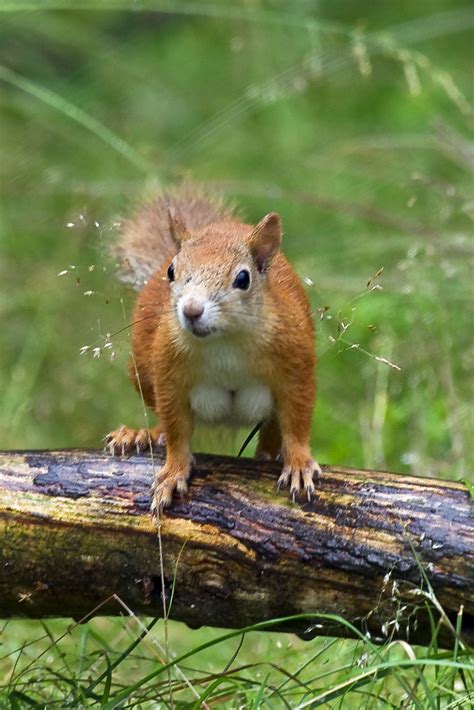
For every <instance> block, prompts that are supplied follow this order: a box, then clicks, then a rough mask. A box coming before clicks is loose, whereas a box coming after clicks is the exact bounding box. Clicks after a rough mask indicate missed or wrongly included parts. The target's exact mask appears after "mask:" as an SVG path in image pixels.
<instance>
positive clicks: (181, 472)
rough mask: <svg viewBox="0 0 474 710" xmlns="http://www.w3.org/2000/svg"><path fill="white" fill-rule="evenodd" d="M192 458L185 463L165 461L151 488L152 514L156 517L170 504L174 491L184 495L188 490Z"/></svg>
mask: <svg viewBox="0 0 474 710" xmlns="http://www.w3.org/2000/svg"><path fill="white" fill-rule="evenodd" d="M192 461H193V459H192V458H191V459H190V460H189V462H188V463H187V464H184V465H180V466H179V465H178V466H177V465H172V464H171V465H170V464H168V463H165V464H164V466H162V467H161V469H160V471H159V472H158V473H157V474H156V476H155V480H154V481H153V485H152V489H151V496H152V498H151V514H152V516H153V517H156V516H158V515H159V513H161V511H162V510H163V508H166V507H167V506H169V505H170V503H171V500H172V498H173V493H174V491H178V493H179V494H180V495H181V496H183V495H184V494H185V493H186V492H187V490H188V480H189V475H190V473H191V463H192Z"/></svg>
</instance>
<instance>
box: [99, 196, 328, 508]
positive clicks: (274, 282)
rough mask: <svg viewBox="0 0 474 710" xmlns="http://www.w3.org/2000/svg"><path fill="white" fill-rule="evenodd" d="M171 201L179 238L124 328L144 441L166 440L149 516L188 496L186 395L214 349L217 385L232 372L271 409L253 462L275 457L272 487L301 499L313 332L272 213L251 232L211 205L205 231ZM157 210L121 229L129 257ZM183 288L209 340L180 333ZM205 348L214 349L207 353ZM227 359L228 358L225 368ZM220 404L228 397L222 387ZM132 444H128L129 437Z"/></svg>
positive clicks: (308, 467)
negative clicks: (150, 417) (240, 283)
mask: <svg viewBox="0 0 474 710" xmlns="http://www.w3.org/2000/svg"><path fill="white" fill-rule="evenodd" d="M200 200H201V202H200V203H199V204H200V210H201V212H202V205H203V204H206V203H205V202H203V198H202V196H201V197H200ZM172 203H173V204H172V207H173V211H172V213H171V217H170V218H169V219H170V221H169V222H168V224H169V225H170V226H169V227H168V230H171V231H172V230H173V220H175V224H176V225H178V226H179V228H180V230H181V232H182V234H183V235H185V238H184V236H183V242H182V243H181V244H180V243H179V237H178V238H176V235H173V234H170V233H169V232H167V233H166V234H165V237H166V239H165V238H163V239H162V248H159V249H157V261H158V263H155V267H156V270H155V271H154V273H153V275H152V276H151V278H150V279H149V280H148V283H147V284H146V285H145V287H144V288H143V290H142V291H141V292H140V294H139V295H138V298H137V302H136V305H135V310H134V315H133V322H134V325H133V328H132V350H133V358H132V361H131V363H130V376H131V379H132V381H133V382H134V384H135V386H136V387H137V389H140V390H141V392H142V393H143V396H144V399H145V402H146V403H147V404H148V405H149V406H150V407H152V408H153V409H154V410H155V411H156V413H157V414H158V416H159V418H160V428H159V430H155V435H154V436H152V443H156V441H157V438H158V434H159V433H161V432H164V434H165V435H166V445H167V456H166V463H165V465H164V466H163V468H162V469H161V471H160V473H159V475H158V477H157V480H156V481H155V486H154V508H155V509H156V508H161V507H163V506H165V505H168V504H169V503H170V501H171V498H172V494H173V491H174V490H177V491H178V492H180V493H184V492H185V491H186V489H187V481H188V478H189V473H190V469H191V461H192V455H191V435H192V430H193V421H194V419H195V412H194V411H193V409H192V406H191V393H192V392H193V391H194V390H193V388H194V387H196V386H197V385H198V384H199V383H200V382H201V381H202V380H203V377H204V381H205V382H207V381H208V379H209V378H210V380H209V381H211V380H212V377H213V374H212V372H211V373H209V377H208V375H207V370H206V368H207V367H211V365H209V364H208V362H207V358H211V357H214V358H217V359H216V363H217V365H214V367H218V366H219V367H220V350H219V349H222V353H223V359H222V363H223V364H222V368H223V372H224V374H223V377H227V376H228V373H227V371H226V370H225V368H227V367H228V368H230V369H229V372H231V373H232V372H233V370H232V367H234V369H236V371H238V377H241V374H240V373H241V371H242V372H244V373H245V377H246V378H248V380H249V382H251V383H253V382H255V383H258V386H259V387H261V388H264V390H263V391H264V392H266V391H267V390H268V391H269V392H270V393H271V397H272V402H273V409H272V412H271V414H270V415H269V416H268V417H267V418H266V420H265V421H264V423H263V426H262V428H261V432H260V438H259V444H258V447H257V455H259V456H263V457H271V458H275V457H276V456H277V455H278V454H279V453H281V457H282V459H283V471H282V475H281V477H280V479H279V485H281V484H284V485H287V484H289V485H290V489H291V492H292V493H293V496H295V495H296V494H297V493H298V492H299V491H300V488H301V484H302V486H303V488H304V490H305V492H306V493H307V495H308V496H310V495H311V492H312V491H313V490H314V485H313V480H312V478H313V473H314V472H318V471H319V470H320V469H319V466H318V464H317V463H316V462H315V461H313V459H312V457H311V452H310V448H309V436H310V427H311V417H312V411H313V404H314V398H315V378H314V371H315V353H314V326H313V321H312V316H311V310H310V306H309V303H308V300H307V297H306V294H305V292H304V290H303V287H302V285H301V283H300V281H299V279H298V277H297V276H296V274H295V272H294V271H293V269H292V268H291V266H290V264H289V263H288V261H287V260H286V259H285V257H284V256H283V254H282V253H281V252H280V251H279V243H280V235H281V232H280V220H279V217H278V215H276V214H274V213H273V214H270V215H267V217H265V218H264V219H263V220H262V221H261V222H260V223H259V225H257V227H255V228H254V227H252V226H251V225H248V224H245V223H243V222H240V221H238V220H237V219H235V218H233V217H232V216H231V215H230V214H229V213H228V212H225V211H224V210H223V208H222V206H219V208H216V204H218V203H216V201H215V200H214V201H212V200H211V201H210V202H209V204H210V205H211V207H210V208H209V213H210V214H211V213H212V210H215V209H217V211H218V217H219V218H218V219H216V220H215V221H211V222H210V223H207V224H202V220H201V221H200V222H199V220H198V223H199V226H198V228H196V227H194V226H193V225H194V224H195V222H193V220H192V219H191V218H190V215H189V199H188V198H186V203H185V206H183V205H181V204H180V202H179V200H178V199H177V198H176V197H175V198H173V201H172ZM165 204H166V198H161V199H160V200H159V201H158V203H157V205H158V209H159V210H160V214H159V215H158V216H157V215H156V214H155V213H154V212H153V211H151V212H147V213H146V214H148V217H147V216H146V215H145V218H144V216H143V212H140V213H139V216H138V217H137V218H135V221H133V220H132V222H131V223H129V224H132V227H130V226H129V227H128V230H129V233H130V230H131V232H132V233H133V235H134V249H135V255H137V253H138V255H139V254H140V244H141V242H140V234H139V231H138V230H139V229H142V231H143V235H144V236H143V239H145V238H146V235H147V234H148V235H149V233H150V228H151V227H150V225H151V223H152V222H153V220H154V222H155V224H156V223H159V225H160V229H161V230H163V229H164V227H163V225H164V220H165V217H164V215H163V214H162V211H163V209H164V206H165ZM148 209H149V208H148ZM176 213H178V214H179V222H178V221H176V220H177V219H178V217H176ZM213 214H214V213H213ZM183 215H184V217H183ZM186 215H187V217H186ZM143 220H145V221H143ZM204 221H205V220H204ZM184 225H185V226H186V230H184ZM178 231H179V230H178ZM154 238H155V239H156V234H155V236H154ZM127 240H128V241H127ZM127 244H129V237H128V236H127V235H126V236H125V239H124V242H123V243H122V245H121V246H120V247H119V249H121V250H122V253H125V251H126V249H127V248H128V247H127ZM143 251H144V252H146V253H147V258H148V255H149V253H150V249H149V245H148V246H146V247H145V246H143ZM172 259H173V261H174V262H175V263H176V269H175V270H176V273H177V276H176V283H175V284H174V285H173V286H171V285H170V283H169V280H168V277H167V269H168V266H169V264H170V261H171V260H172ZM138 260H139V261H140V259H139V257H138ZM242 264H243V265H244V267H245V268H246V269H247V271H248V273H249V274H250V276H251V285H250V287H249V289H248V290H247V291H242V290H240V291H239V290H238V289H236V288H235V286H234V285H233V284H232V279H233V278H234V274H235V271H237V272H238V270H239V268H243V267H242ZM239 265H240V266H239ZM188 282H190V283H188ZM173 289H175V290H174V291H173ZM186 289H188V290H189V289H194V291H192V293H193V294H195V293H197V294H198V295H199V297H201V298H202V299H203V303H205V305H206V308H207V307H208V306H209V312H210V313H211V316H212V317H211V316H209V318H211V320H210V322H211V324H213V323H214V322H215V323H216V324H217V325H216V328H217V331H218V332H217V335H211V336H209V337H203V338H202V337H199V338H198V337H195V336H194V335H193V334H190V333H189V332H188V330H187V329H186V328H183V323H182V317H181V321H180V318H179V317H178V311H179V308H180V300H179V299H181V300H182V299H183V298H186V293H187V291H186ZM206 289H207V290H206ZM202 293H205V295H202ZM173 294H174V295H173ZM182 294H185V295H182ZM206 299H207V300H206ZM216 313H217V315H216ZM212 318H214V321H213V320H212ZM190 327H191V326H190ZM209 342H211V345H212V343H214V345H212V349H211V350H209V347H211V346H208V345H207V343H209ZM235 353H237V354H238V359H239V358H240V359H239V361H238V362H237V363H236V364H235V363H234V361H233V360H232V358H234V355H235ZM235 357H237V356H235ZM226 358H227V359H228V358H231V360H230V364H227V360H226ZM240 360H242V362H240ZM229 376H230V375H229ZM236 376H237V375H236ZM216 377H217V375H216ZM213 382H214V380H212V382H211V384H212V383H213ZM218 384H219V386H220V381H219V382H218ZM244 385H245V383H244V384H243V385H242V386H244ZM239 386H240V381H239ZM232 388H233V386H232ZM232 388H228V389H232ZM219 392H220V390H219ZM258 392H260V390H258ZM234 394H235V393H234V392H233V391H231V392H230V393H228V396H229V397H230V398H232V397H234ZM223 396H224V397H225V396H227V395H226V392H225V388H224V395H223ZM229 401H230V400H229ZM233 401H234V400H232V402H233ZM211 404H212V403H211ZM232 406H233V405H232ZM118 431H119V432H120V431H122V435H121V437H117V433H116V432H113V433H112V434H111V435H109V437H108V444H109V446H110V448H111V449H112V450H113V451H116V452H117V453H121V452H122V450H123V441H124V436H123V429H121V430H118ZM157 431H158V434H157V433H156V432H157ZM132 438H133V437H132ZM129 439H130V437H129ZM127 441H128V439H127ZM133 442H134V444H133V445H134V446H136V445H137V440H136V437H135V438H133ZM125 448H126V447H125ZM130 448H131V447H130ZM143 448H145V447H143Z"/></svg>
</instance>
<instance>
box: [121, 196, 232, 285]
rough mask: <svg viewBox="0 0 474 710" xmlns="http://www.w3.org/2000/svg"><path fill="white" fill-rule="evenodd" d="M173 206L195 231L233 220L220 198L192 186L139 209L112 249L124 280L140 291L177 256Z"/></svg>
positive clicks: (158, 197) (128, 221)
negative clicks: (171, 223)
mask: <svg viewBox="0 0 474 710" xmlns="http://www.w3.org/2000/svg"><path fill="white" fill-rule="evenodd" d="M170 207H171V208H173V209H174V210H175V211H176V212H177V214H178V215H179V216H180V217H181V219H182V220H183V222H184V223H185V224H186V226H187V227H188V228H189V229H190V230H191V231H193V230H197V229H202V228H203V227H205V226H206V225H208V224H211V223H212V222H218V221H221V220H224V219H230V218H231V217H232V210H231V209H229V208H228V207H226V206H225V205H224V202H223V200H222V199H221V198H220V197H219V196H218V195H216V194H212V193H211V194H209V193H206V192H204V191H203V190H201V189H199V188H197V187H196V186H189V185H185V186H182V187H179V188H175V189H173V190H170V191H169V192H163V193H161V194H159V195H158V196H157V197H156V198H154V199H153V200H151V201H150V202H147V203H145V204H144V205H142V206H141V207H139V209H138V210H137V211H136V212H135V214H134V215H133V217H132V218H131V219H129V220H127V221H126V222H125V223H124V225H123V227H122V233H121V236H120V239H119V240H118V242H117V243H115V244H114V245H113V246H112V256H113V257H114V258H115V260H116V261H117V262H118V275H119V278H120V280H121V281H124V282H125V283H128V284H130V285H131V286H133V288H135V289H137V290H140V289H141V288H143V286H144V285H145V284H146V283H147V282H148V280H149V279H150V277H151V276H152V275H153V274H154V273H155V271H157V270H158V269H159V268H160V267H161V266H162V265H163V264H164V263H165V262H167V261H171V259H172V258H173V256H174V255H175V254H176V251H177V249H176V244H175V242H174V240H173V238H172V236H171V232H170V227H169V217H168V210H169V208H170Z"/></svg>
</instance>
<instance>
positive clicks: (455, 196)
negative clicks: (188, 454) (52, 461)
mask: <svg viewBox="0 0 474 710" xmlns="http://www.w3.org/2000/svg"><path fill="white" fill-rule="evenodd" d="M8 4H9V3H7V5H8ZM47 4H48V3H46V5H47ZM10 5H16V6H17V7H18V8H21V6H22V3H19V2H18V3H10ZM34 5H35V3H31V2H30V3H28V4H27V7H29V8H31V6H34ZM52 5H53V6H55V7H64V8H67V7H68V6H69V7H73V5H74V4H73V3H67V2H63V3H52ZM75 5H76V7H80V5H81V3H79V4H77V3H75ZM108 6H110V7H113V8H117V7H122V8H123V10H117V9H115V10H114V11H112V10H110V11H100V9H102V8H106V7H108ZM147 7H148V8H155V9H157V8H160V7H161V8H165V9H171V7H173V8H174V9H175V12H174V13H172V12H168V13H164V12H159V11H152V10H151V9H149V10H146V8H147ZM131 10H135V11H131ZM1 20H2V22H1V25H0V43H1V44H0V46H1V63H2V66H3V68H2V69H1V70H0V79H1V80H2V81H1V111H2V119H1V120H2V135H1V141H2V144H1V155H2V160H1V171H2V214H1V216H2V220H1V264H0V279H1V296H0V309H1V311H0V312H1V314H2V323H3V327H2V330H1V334H0V339H1V344H0V358H1V370H0V377H1V391H2V407H1V411H0V446H2V447H3V448H13V447H18V448H28V447H63V446H78V447H85V446H100V443H101V438H102V436H103V434H104V433H105V432H107V431H108V430H110V429H112V428H115V426H117V425H118V424H119V423H121V422H126V423H128V424H130V425H134V424H136V425H140V424H141V423H142V421H143V411H142V406H141V403H140V402H139V400H138V398H137V396H136V395H135V392H134V391H133V390H132V388H131V386H130V385H129V383H128V381H127V374H126V359H127V353H128V349H129V341H128V331H127V330H125V331H123V332H122V333H120V334H118V335H117V336H114V337H113V343H114V352H115V353H116V359H115V361H114V362H113V363H111V362H110V361H109V358H107V357H104V356H102V357H101V358H100V359H93V358H91V356H90V355H87V356H82V357H81V356H80V355H79V351H80V348H81V346H83V345H90V344H92V345H94V346H100V345H102V344H103V341H104V336H105V334H106V333H115V332H116V331H117V330H119V329H121V328H123V327H124V326H126V325H127V323H128V322H129V318H130V303H131V294H129V293H128V292H127V290H126V288H124V287H122V286H120V285H118V284H117V283H116V280H115V278H114V274H113V268H112V265H111V264H110V263H109V262H108V260H107V258H106V242H107V241H108V240H110V239H113V238H114V232H115V231H116V229H117V227H114V226H113V225H114V223H117V222H119V221H120V218H121V217H123V216H126V215H129V214H130V211H131V208H132V206H133V204H134V203H135V202H136V201H137V200H139V199H142V198H143V197H144V196H145V195H150V194H152V193H153V190H155V189H156V188H157V187H158V186H159V185H161V186H167V185H170V184H174V183H176V182H179V181H180V180H181V179H182V178H183V177H191V178H192V179H194V180H196V181H199V182H201V183H205V184H211V185H216V186H217V188H218V189H219V190H220V191H221V192H223V193H224V194H225V195H227V196H228V197H229V198H230V199H231V200H233V201H235V202H236V203H237V204H238V205H239V207H240V208H241V211H242V214H243V215H244V216H245V217H246V218H247V219H248V220H257V219H259V217H261V216H262V215H263V214H265V213H266V212H268V211H269V210H278V211H280V212H281V215H282V218H283V221H284V227H285V238H284V249H285V251H286V253H287V254H288V256H289V257H290V259H291V260H292V262H293V263H294V265H295V266H296V268H297V270H298V273H299V274H300V275H301V277H302V278H305V280H306V283H307V289H308V292H309V295H310V297H311V300H312V303H313V305H314V312H315V317H316V319H317V321H318V352H319V358H320V364H319V369H318V379H319V397H318V403H317V408H316V412H315V417H314V427H313V448H314V452H315V455H316V456H317V457H318V458H319V460H320V461H323V462H327V463H332V464H347V465H354V466H366V467H383V468H388V469H391V470H394V471H408V470H410V469H412V470H413V471H416V472H418V473H421V474H434V475H437V474H438V473H439V474H440V475H443V476H445V477H452V476H454V477H459V476H463V475H466V474H467V471H468V467H469V463H472V449H471V448H470V447H469V442H468V432H467V429H468V423H469V422H468V414H469V399H470V395H471V392H470V385H471V381H470V380H469V374H468V373H469V367H470V366H471V365H472V361H473V350H472V338H471V332H470V327H471V325H472V320H471V317H472V313H471V312H470V307H471V305H472V302H471V300H470V299H471V296H472V271H471V268H472V264H471V263H470V259H471V256H472V253H471V251H470V247H471V245H470V244H469V239H470V236H471V229H472V218H473V214H474V204H473V202H472V189H471V188H472V163H473V145H472V143H470V142H469V141H470V135H471V131H472V127H473V112H472V109H471V107H470V104H469V98H470V96H469V94H470V92H472V84H471V82H470V70H471V69H472V66H471V64H472V62H471V60H472V51H471V47H472V44H471V39H472V37H471V36H470V33H469V32H468V31H466V29H469V28H470V27H471V28H472V24H471V19H470V16H469V10H468V8H467V6H466V3H462V2H460V3H456V2H452V0H451V1H449V2H427V1H426V0H423V1H422V2H399V3H396V5H395V4H393V3H389V2H381V3H374V4H373V5H370V4H364V3H362V4H361V3H358V2H339V3H332V2H316V3H308V2H295V3H292V4H291V5H289V4H287V3H279V2H269V3H265V2H247V3H232V4H231V3H225V2H222V3H213V4H211V5H207V4H206V5H200V4H199V3H196V4H193V3H179V2H178V3H176V4H173V5H172V4H171V3H168V4H167V3H159V2H155V3H141V4H139V5H135V3H127V2H124V3H120V2H119V3H117V2H114V3H108V2H103V3H96V9H95V10H92V9H89V10H79V9H76V10H74V11H71V10H68V9H64V10H58V9H57V10H54V11H50V12H44V11H43V12H34V11H32V10H31V9H28V10H24V11H22V12H19V11H18V12H2V16H1ZM67 225H69V226H67ZM72 267H74V268H72ZM382 267H383V274H382V275H381V276H380V277H378V278H374V275H375V274H376V273H377V272H378V271H379V269H381V268H382ZM91 269H94V270H93V271H92V270H91ZM65 270H68V273H67V274H65V275H63V276H60V277H58V276H57V274H58V273H61V272H62V271H65ZM371 278H372V279H373V280H372V282H371V283H370V285H369V287H367V283H368V281H369V279H371ZM374 286H377V288H375V289H373V287H374ZM378 286H380V287H381V289H383V290H381V289H379V288H378ZM90 291H92V292H93V293H92V294H91V295H84V294H85V293H88V292H90ZM121 299H123V300H124V303H123V304H122V303H121ZM327 307H329V308H328V309H327ZM320 309H323V310H320ZM324 309H327V310H324ZM321 317H323V320H321ZM375 357H381V358H385V359H387V360H389V361H390V362H391V363H393V364H395V365H397V366H398V367H399V368H401V370H400V371H399V370H398V369H394V368H393V367H391V366H390V365H387V364H385V363H384V362H383V361H380V360H376V359H375ZM199 443H200V445H201V448H202V447H203V446H205V445H206V442H204V443H202V444H201V442H199Z"/></svg>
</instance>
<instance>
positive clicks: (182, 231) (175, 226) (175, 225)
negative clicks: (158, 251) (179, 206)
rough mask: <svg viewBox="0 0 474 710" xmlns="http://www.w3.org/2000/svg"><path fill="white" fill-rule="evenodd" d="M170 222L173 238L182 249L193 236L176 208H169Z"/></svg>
mask: <svg viewBox="0 0 474 710" xmlns="http://www.w3.org/2000/svg"><path fill="white" fill-rule="evenodd" d="M168 220H169V227H170V233H171V236H172V238H173V240H174V241H175V242H176V245H177V246H178V247H180V246H181V244H182V243H183V242H185V241H186V239H189V237H190V236H191V235H190V234H189V232H188V229H187V227H186V225H185V224H184V222H183V220H182V219H181V216H180V215H179V214H178V212H177V211H176V209H175V208H174V207H171V206H170V207H168Z"/></svg>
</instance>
